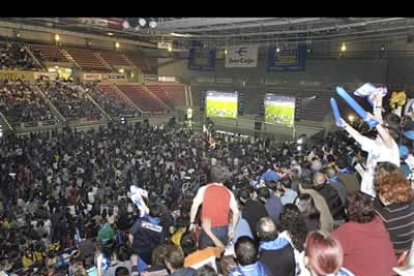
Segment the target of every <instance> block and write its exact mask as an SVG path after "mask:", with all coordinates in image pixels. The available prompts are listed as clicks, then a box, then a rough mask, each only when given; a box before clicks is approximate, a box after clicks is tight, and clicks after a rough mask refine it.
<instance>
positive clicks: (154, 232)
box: [130, 216, 165, 253]
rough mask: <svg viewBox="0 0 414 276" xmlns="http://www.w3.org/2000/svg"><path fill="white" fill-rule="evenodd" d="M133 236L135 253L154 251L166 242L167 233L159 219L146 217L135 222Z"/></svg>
mask: <svg viewBox="0 0 414 276" xmlns="http://www.w3.org/2000/svg"><path fill="white" fill-rule="evenodd" d="M130 234H131V235H133V236H134V241H133V244H132V249H133V251H135V252H137V253H139V251H141V250H144V251H152V249H154V248H155V247H157V246H158V245H160V244H161V243H162V242H163V241H164V236H165V231H164V229H163V227H162V226H161V223H160V220H159V219H158V218H153V217H150V216H145V217H142V218H139V219H137V220H136V221H135V223H134V225H133V226H132V229H131V232H130Z"/></svg>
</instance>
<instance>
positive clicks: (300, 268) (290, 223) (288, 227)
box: [278, 203, 310, 276]
mask: <svg viewBox="0 0 414 276" xmlns="http://www.w3.org/2000/svg"><path fill="white" fill-rule="evenodd" d="M278 229H279V231H280V232H281V233H280V235H281V236H284V237H285V238H286V239H287V240H288V241H289V242H290V244H291V245H292V247H293V249H294V254H295V263H296V275H297V276H307V275H310V274H309V272H308V270H307V269H306V268H305V266H304V263H303V256H304V249H305V248H304V244H305V241H306V236H307V234H308V230H307V228H306V223H305V219H304V217H303V215H302V214H301V212H300V210H299V208H298V207H297V206H296V205H294V204H290V203H288V204H286V205H285V206H284V207H283V209H282V212H281V213H280V217H279V223H278Z"/></svg>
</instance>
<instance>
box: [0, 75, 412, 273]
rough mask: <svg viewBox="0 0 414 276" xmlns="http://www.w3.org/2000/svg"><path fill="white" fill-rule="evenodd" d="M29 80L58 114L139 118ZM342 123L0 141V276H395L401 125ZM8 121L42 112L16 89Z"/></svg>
mask: <svg viewBox="0 0 414 276" xmlns="http://www.w3.org/2000/svg"><path fill="white" fill-rule="evenodd" d="M36 85H38V87H39V88H40V89H41V91H43V92H44V93H45V95H46V96H47V98H48V99H49V100H50V101H51V102H52V103H53V104H54V105H55V106H56V107H57V109H58V110H59V111H60V112H61V113H62V115H63V116H64V117H66V118H68V119H69V120H72V119H79V118H85V117H86V118H94V119H97V118H99V116H101V112H100V110H99V108H97V107H96V105H94V103H93V102H92V101H91V100H90V99H89V98H88V97H89V96H91V97H92V98H93V99H94V100H95V101H96V102H97V103H98V104H99V105H100V106H101V107H102V108H103V109H104V110H105V111H106V112H108V114H110V116H112V117H119V116H124V115H131V114H134V116H135V115H136V114H135V112H136V111H135V110H133V109H131V108H129V107H127V106H126V105H124V104H123V103H122V102H118V101H116V99H115V98H114V97H113V96H111V95H109V94H105V93H104V92H102V91H99V90H98V88H97V87H96V85H95V84H87V85H84V86H83V87H81V86H77V85H74V84H73V83H72V82H70V81H69V82H68V81H60V80H57V81H49V80H46V81H45V80H39V81H38V82H37V84H36ZM374 100H375V102H374V115H372V116H373V117H374V116H375V117H376V120H378V121H380V122H381V123H380V124H378V125H376V126H375V127H373V128H372V129H368V128H367V127H366V126H365V125H364V124H362V123H361V124H358V123H353V124H349V123H347V122H345V121H344V120H342V121H339V122H337V124H338V126H339V127H340V128H341V129H339V130H336V131H334V132H330V133H328V134H327V135H326V136H315V137H313V138H312V139H310V138H306V137H302V141H301V143H300V145H299V144H297V143H296V142H295V141H287V142H284V143H280V142H277V141H275V140H272V139H270V138H266V139H258V138H253V137H244V136H240V135H233V136H230V135H223V134H218V133H214V128H213V127H212V126H211V125H210V126H209V127H208V128H207V129H208V130H209V131H211V133H210V134H209V135H206V134H205V133H199V132H196V131H193V130H192V129H189V128H187V127H185V126H181V125H177V124H176V123H175V122H174V120H171V121H170V123H168V124H166V125H163V126H159V127H157V126H150V125H149V124H148V123H136V124H133V125H132V124H125V125H124V124H114V123H109V124H108V125H107V126H106V127H103V126H100V127H99V128H91V129H89V130H87V131H85V130H82V131H79V130H77V129H76V128H68V127H66V128H63V129H60V130H58V129H55V130H51V131H44V132H36V133H34V132H33V133H28V134H21V135H19V136H16V135H10V136H7V137H4V138H2V140H1V141H0V142H1V147H0V235H1V237H2V239H1V240H0V273H1V274H2V275H4V276H6V275H7V276H8V275H32V276H43V275H48V276H55V275H56V276H58V275H62V276H63V275H70V276H87V275H88V276H129V275H142V276H149V275H174V276H178V275H189V276H192V275H209V276H210V275H218V274H220V275H226V276H227V275H232V276H236V275H237V276H240V275H245V276H256V275H257V276H276V275H285V276H315V275H318V276H325V275H326V276H328V275H330V276H332V275H334V276H353V275H355V276H377V275H384V276H385V275H388V276H391V275H395V273H394V272H393V268H394V267H396V266H397V265H398V264H399V263H402V262H403V261H404V259H405V258H406V255H407V252H408V251H409V250H410V249H411V248H412V244H413V241H414V202H413V201H414V193H413V185H412V182H411V179H412V169H414V162H413V161H412V159H413V158H414V157H413V156H412V153H413V140H411V139H410V137H409V136H407V135H405V134H404V133H405V132H404V131H406V130H407V129H408V130H414V121H413V120H412V119H411V118H410V117H404V118H400V117H399V116H397V115H395V114H391V113H390V114H388V115H387V116H386V117H385V118H382V108H381V106H382V102H381V101H382V99H381V98H379V97H377V98H375V99H374ZM0 111H1V112H2V113H3V114H4V115H5V116H6V117H7V118H16V121H15V122H33V121H41V120H45V119H51V118H52V115H51V113H50V111H49V109H48V108H47V103H45V101H43V99H42V97H39V95H38V94H37V92H36V91H35V90H34V89H33V88H32V87H31V86H30V85H29V84H27V83H25V82H23V81H16V82H11V81H5V82H3V83H2V85H1V87H0Z"/></svg>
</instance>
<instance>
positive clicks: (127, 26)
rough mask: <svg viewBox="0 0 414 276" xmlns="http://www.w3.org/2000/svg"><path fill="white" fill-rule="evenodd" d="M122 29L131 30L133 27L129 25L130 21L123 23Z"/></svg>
mask: <svg viewBox="0 0 414 276" xmlns="http://www.w3.org/2000/svg"><path fill="white" fill-rule="evenodd" d="M122 27H123V28H124V29H129V28H131V25H130V24H129V22H128V20H125V21H124V23H122Z"/></svg>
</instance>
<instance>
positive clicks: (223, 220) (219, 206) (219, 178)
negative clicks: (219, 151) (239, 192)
mask: <svg viewBox="0 0 414 276" xmlns="http://www.w3.org/2000/svg"><path fill="white" fill-rule="evenodd" d="M210 177H211V181H212V183H210V184H208V185H206V186H203V187H201V188H200V189H198V192H197V195H196V196H195V198H194V200H193V204H192V206H191V212H190V223H191V224H190V230H192V231H194V230H195V225H196V224H195V218H196V215H197V212H198V209H199V207H200V205H202V207H201V221H203V220H204V218H210V219H211V231H212V232H213V233H214V235H215V236H216V237H217V238H218V239H219V240H220V241H221V242H222V243H223V244H227V243H228V241H229V240H231V239H232V238H233V236H234V233H235V229H236V225H237V218H238V217H239V209H238V205H237V201H236V198H235V197H234V194H233V193H232V192H231V191H230V190H229V189H228V188H227V187H226V186H224V184H223V183H224V182H226V181H227V180H229V179H230V171H229V169H228V168H226V167H225V166H221V165H218V164H216V165H215V166H213V167H212V168H211V171H210ZM230 210H231V212H232V217H233V218H236V219H232V225H231V228H230V229H229V224H230ZM209 246H214V242H213V241H212V240H211V239H210V238H209V236H208V235H207V234H206V233H205V232H204V231H202V232H201V234H200V237H199V248H200V249H203V248H206V247H209Z"/></svg>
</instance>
